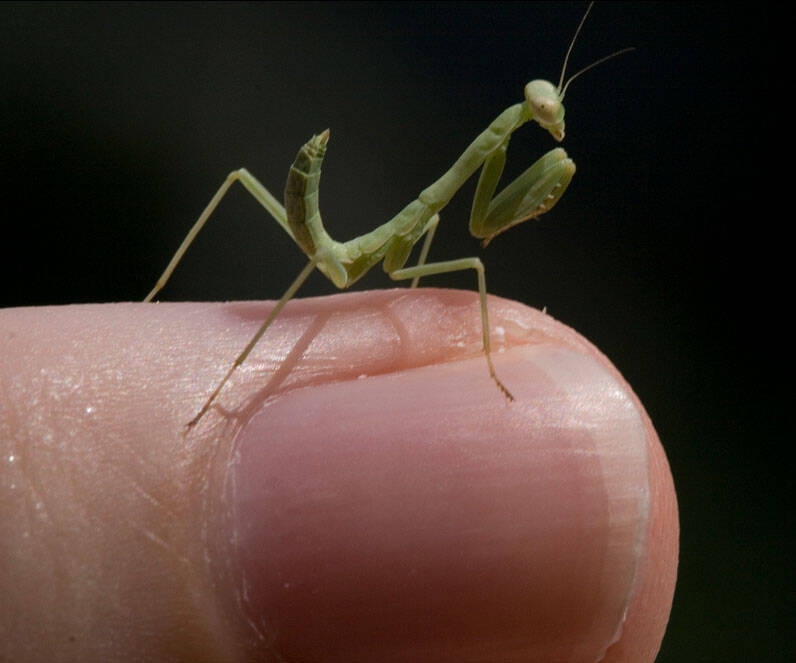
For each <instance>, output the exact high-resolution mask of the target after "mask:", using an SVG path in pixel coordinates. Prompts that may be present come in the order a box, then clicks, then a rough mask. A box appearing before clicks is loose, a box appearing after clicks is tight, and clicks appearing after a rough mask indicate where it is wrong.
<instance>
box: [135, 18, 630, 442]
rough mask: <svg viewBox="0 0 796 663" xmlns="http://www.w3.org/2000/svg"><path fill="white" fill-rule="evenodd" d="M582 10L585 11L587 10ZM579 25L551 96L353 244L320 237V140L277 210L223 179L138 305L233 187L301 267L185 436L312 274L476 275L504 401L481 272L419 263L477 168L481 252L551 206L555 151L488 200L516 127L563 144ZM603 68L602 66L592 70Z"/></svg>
mask: <svg viewBox="0 0 796 663" xmlns="http://www.w3.org/2000/svg"><path fill="white" fill-rule="evenodd" d="M589 7H590V8H591V5H589ZM586 14H588V10H587V11H586ZM585 18H586V16H585V15H584V17H583V20H581V23H580V25H579V26H578V30H577V31H576V32H575V37H574V38H573V40H572V43H571V44H570V46H569V50H568V51H567V55H566V58H565V59H564V67H563V68H562V72H561V79H560V81H559V84H558V86H554V85H553V84H552V83H550V82H548V81H544V80H534V81H531V82H530V83H528V84H527V85H526V86H525V95H524V96H525V98H524V100H523V101H522V102H521V103H518V104H515V105H514V106H510V107H509V108H507V109H506V110H505V111H503V112H502V113H501V114H500V115H498V117H497V118H495V120H493V122H492V123H491V124H490V125H489V126H488V127H487V128H486V129H485V130H484V131H483V132H482V133H481V134H480V135H479V136H478V137H477V138H476V139H475V140H474V141H473V142H472V143H471V144H470V146H469V147H468V148H467V149H466V150H465V151H464V153H463V154H462V155H461V156H460V157H459V158H458V159H457V160H456V162H455V163H454V164H453V165H452V166H451V167H450V169H449V170H448V171H447V172H446V173H444V174H443V175H442V177H440V178H439V179H438V180H437V181H436V182H434V183H433V184H432V185H431V186H429V187H427V188H426V189H424V190H423V191H421V192H420V195H419V196H418V197H417V199H416V200H413V201H412V202H411V203H409V204H408V205H407V206H406V207H405V208H404V209H403V210H401V212H399V213H398V214H397V215H396V216H395V217H393V218H392V219H391V220H390V221H388V222H387V223H384V224H382V225H381V226H378V227H377V228H375V229H374V230H372V231H371V232H369V233H366V234H364V235H362V236H360V237H356V238H354V239H352V240H349V241H347V242H338V241H335V240H334V239H332V238H331V237H330V236H329V234H328V233H327V232H326V229H325V228H324V226H323V222H322V220H321V214H320V210H319V209H318V184H319V180H320V174H321V163H322V162H323V158H324V156H325V154H326V145H327V142H328V140H329V131H328V130H326V131H324V132H323V133H321V134H319V135H317V136H313V137H312V138H311V139H310V140H309V141H308V142H307V143H306V144H305V145H304V146H303V147H302V148H301V149H300V150H299V152H298V154H297V155H296V159H295V160H294V162H293V165H292V166H291V168H290V171H289V173H288V178H287V183H286V185H285V196H284V200H285V205H284V207H283V206H282V204H281V203H279V201H278V200H277V199H276V198H275V197H274V196H273V195H271V194H270V193H269V192H268V190H267V189H266V188H265V187H264V186H263V185H262V184H260V182H258V181H257V180H256V179H255V178H254V176H252V175H251V174H250V173H249V172H248V171H247V170H245V169H243V168H241V169H239V170H236V171H233V172H232V173H230V174H229V176H227V179H226V180H225V181H224V183H223V184H222V185H221V187H220V188H219V190H218V191H217V192H216V194H215V195H214V196H213V198H212V199H211V201H210V203H209V204H208V205H207V207H206V208H205V210H204V211H203V212H202V214H201V215H200V216H199V219H198V220H197V221H196V223H195V224H194V225H193V227H192V228H191V231H190V232H189V233H188V235H187V236H186V238H185V239H184V240H183V242H182V244H181V245H180V248H179V249H178V250H177V252H176V253H175V254H174V257H173V258H172V259H171V261H170V262H169V264H168V266H167V267H166V270H165V271H164V272H163V274H162V275H161V277H160V279H158V282H157V283H156V284H155V287H154V288H153V289H152V291H151V292H150V293H149V294H148V295H147V297H146V299H145V300H144V301H151V300H152V299H153V298H154V297H155V295H156V294H157V293H158V292H159V291H160V290H161V288H163V286H164V285H165V284H166V282H167V281H168V279H169V277H170V276H171V273H172V272H173V271H174V268H175V267H176V266H177V264H178V263H179V261H180V260H181V259H182V256H183V255H184V254H185V251H186V250H187V249H188V247H189V246H190V245H191V243H192V242H193V240H194V239H195V238H196V236H197V235H198V233H199V231H200V230H201V229H202V227H203V226H204V224H205V223H206V222H207V220H208V218H209V217H210V215H211V214H212V213H213V211H214V210H215V209H216V207H217V206H218V204H219V202H220V201H221V199H222V198H223V197H224V195H225V194H226V192H227V191H228V189H229V187H230V186H232V184H233V183H234V182H235V181H240V182H241V184H243V186H244V187H245V188H246V189H247V190H248V191H249V193H251V194H252V196H254V198H255V199H256V200H257V201H258V202H259V203H260V204H261V205H262V206H263V207H265V209H266V210H267V211H268V212H269V213H270V214H271V216H273V217H274V218H275V219H276V221H277V222H278V223H279V225H281V226H282V228H283V229H284V230H285V231H286V232H287V233H288V235H290V237H291V238H292V239H293V240H294V241H295V242H296V244H298V245H299V247H300V248H301V249H302V251H304V253H305V254H306V255H307V257H308V258H309V262H308V264H307V266H306V267H305V268H304V269H303V270H302V271H301V273H300V274H299V275H298V276H297V277H296V279H295V280H294V281H293V283H292V284H291V286H290V287H289V288H288V289H287V291H286V292H285V294H284V295H282V298H281V299H280V300H279V302H278V303H277V305H276V306H275V307H274V308H273V309H272V310H271V312H270V313H269V315H268V317H267V318H266V320H265V321H264V322H263V324H262V325H261V326H260V328H259V329H258V330H257V332H256V333H255V334H254V336H253V337H252V339H251V340H250V341H249V343H248V344H247V345H246V347H245V348H244V349H243V351H242V352H241V353H240V354H239V355H238V357H237V358H236V359H235V361H234V362H233V363H232V366H231V367H230V368H229V370H228V371H227V373H226V375H225V376H224V377H223V378H222V380H221V381H220V382H219V383H218V385H217V386H216V388H215V389H214V390H213V392H212V393H211V395H210V397H209V398H208V399H207V400H206V401H205V403H204V405H203V406H202V408H201V409H200V410H199V412H198V413H197V415H196V416H195V417H194V418H193V419H192V420H191V421H190V422H189V423H188V427H191V426H194V425H195V424H196V423H198V422H199V420H200V419H201V418H202V417H203V416H204V415H205V413H206V412H207V411H208V410H209V409H210V407H211V405H212V404H213V402H214V401H215V400H216V398H217V397H218V395H219V394H220V393H221V390H222V389H223V388H224V385H226V383H227V382H228V381H229V379H230V378H231V377H232V374H233V373H234V372H235V370H236V369H237V368H238V367H239V366H240V365H241V364H242V363H243V362H244V361H245V360H246V358H247V357H248V356H249V354H250V353H251V351H252V350H253V349H254V347H255V345H256V344H257V342H258V341H259V340H260V338H261V337H262V336H263V334H264V333H265V332H266V330H267V329H268V327H269V326H270V325H271V323H272V322H273V321H274V319H275V318H276V316H277V315H278V314H279V312H280V311H281V310H282V308H284V306H285V304H287V302H288V301H290V299H292V298H293V296H294V295H295V293H296V292H297V291H298V289H299V288H300V287H301V285H302V284H303V283H304V281H305V280H306V279H307V277H308V276H309V275H310V274H311V273H312V271H313V270H314V269H318V270H320V271H321V272H322V273H323V274H324V275H325V276H326V277H328V278H329V280H331V281H332V283H334V285H335V286H337V287H338V288H347V287H349V286H350V285H352V284H354V283H355V282H356V281H357V280H359V279H360V278H361V277H362V276H363V275H364V274H365V273H366V272H367V271H368V270H369V269H370V268H371V267H373V266H374V265H376V264H378V263H379V262H381V263H382V265H383V268H384V271H385V272H386V273H387V274H388V275H389V276H390V278H392V279H395V280H402V279H412V284H411V285H412V287H414V286H416V285H417V282H418V280H419V279H420V278H421V277H423V276H430V275H433V274H442V273H446V272H454V271H460V270H464V269H474V270H476V273H477V274H478V295H479V299H480V306H481V331H482V341H483V350H484V355H485V357H486V361H487V365H488V367H489V374H490V376H491V377H492V379H493V380H494V382H495V384H497V386H498V387H499V388H500V390H501V391H502V392H503V394H504V395H505V396H506V397H507V398H508V399H509V400H512V398H513V397H512V395H511V392H509V390H508V389H507V388H506V387H505V386H504V385H503V383H501V381H500V380H499V379H498V377H497V374H496V372H495V368H494V366H493V364H492V358H491V348H490V340H489V318H488V311H487V300H486V280H485V276H484V266H483V264H482V263H481V261H480V260H479V259H478V258H475V257H473V258H461V259H459V260H450V261H446V262H436V263H426V259H427V257H428V252H429V248H430V246H431V241H432V239H433V237H434V233H435V231H436V229H437V225H438V223H439V212H440V210H442V208H443V207H445V205H446V204H447V203H448V201H449V200H450V199H451V198H452V197H453V196H454V194H455V193H456V192H457V191H458V190H459V189H460V188H461V187H462V186H463V185H464V183H465V182H466V181H467V180H468V179H469V178H470V177H471V176H472V175H473V174H474V173H475V171H477V170H478V169H479V168H480V169H481V175H480V177H479V179H478V185H477V187H476V192H475V196H474V198H473V205H472V210H471V213H470V232H471V234H472V235H474V236H475V237H478V238H480V239H481V240H482V244H483V245H484V246H486V244H487V243H489V242H490V241H491V240H492V239H493V238H494V237H495V236H496V235H498V234H500V233H502V232H504V231H505V230H507V229H508V228H511V227H512V226H515V225H517V224H518V223H521V222H523V221H527V220H528V219H532V218H536V217H538V216H540V215H541V214H544V213H545V212H547V211H549V210H550V209H551V208H552V207H553V206H554V205H555V204H556V203H557V202H558V201H559V200H560V198H561V196H562V194H563V193H564V190H565V189H566V188H567V186H568V184H569V182H570V180H571V179H572V176H573V174H574V173H575V164H574V163H573V161H572V160H571V159H570V158H569V157H567V154H566V152H564V150H562V149H560V148H556V149H554V150H551V151H550V152H548V153H547V154H545V155H544V156H543V157H542V158H541V159H539V160H538V161H537V162H536V163H534V164H533V165H532V166H531V167H530V168H528V169H527V170H526V171H525V172H524V173H522V174H521V175H520V176H519V177H517V178H516V179H515V180H514V181H513V182H511V183H510V184H509V185H508V186H506V187H505V188H504V189H503V190H502V191H501V192H500V193H498V194H497V195H495V191H496V190H497V187H498V183H499V181H500V177H501V175H502V174H503V167H504V165H505V162H506V152H507V150H508V145H509V140H510V138H511V136H512V134H513V133H514V132H515V131H516V130H517V129H519V128H520V127H521V126H522V125H523V124H525V123H527V122H529V121H531V120H532V121H534V122H536V123H537V124H538V125H539V126H540V127H542V128H543V129H545V130H546V131H548V132H549V133H550V135H551V136H552V137H553V138H554V139H555V140H556V141H561V140H563V138H564V106H563V104H562V101H563V98H564V93H565V92H566V89H567V85H569V83H570V82H571V81H572V80H573V79H574V78H575V77H577V76H578V75H580V73H582V72H583V71H585V69H584V70H581V72H578V74H575V76H573V77H572V78H570V79H569V81H568V82H567V84H566V85H564V71H565V70H566V63H567V60H568V59H569V54H570V52H571V50H572V45H573V44H574V43H575V38H577V35H578V32H579V31H580V27H581V26H582V25H583V21H584V20H585ZM626 50H629V49H624V50H622V51H618V52H617V53H614V54H612V55H610V56H608V58H610V57H614V56H615V55H618V54H620V53H624V52H625V51H626ZM608 58H602V59H601V60H598V61H597V62H596V63H594V64H598V63H599V62H603V61H604V60H606V59H608ZM594 64H592V65H590V66H589V67H587V69H588V68H590V67H592V66H594ZM420 238H424V242H423V247H422V249H421V252H420V256H419V259H418V263H417V265H415V266H414V267H405V266H404V265H405V264H406V262H407V260H408V259H409V255H410V253H411V251H412V249H413V247H414V245H415V244H416V243H417V242H418V241H420Z"/></svg>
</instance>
